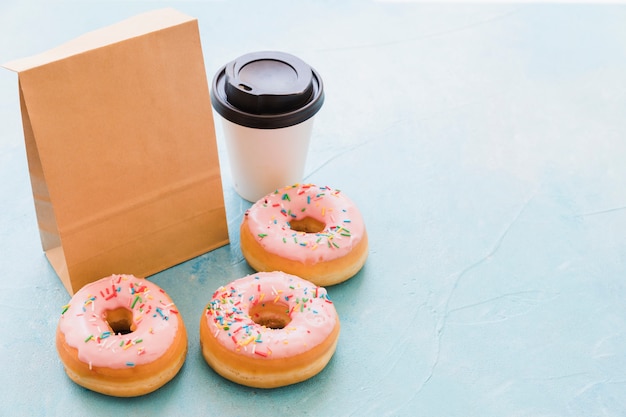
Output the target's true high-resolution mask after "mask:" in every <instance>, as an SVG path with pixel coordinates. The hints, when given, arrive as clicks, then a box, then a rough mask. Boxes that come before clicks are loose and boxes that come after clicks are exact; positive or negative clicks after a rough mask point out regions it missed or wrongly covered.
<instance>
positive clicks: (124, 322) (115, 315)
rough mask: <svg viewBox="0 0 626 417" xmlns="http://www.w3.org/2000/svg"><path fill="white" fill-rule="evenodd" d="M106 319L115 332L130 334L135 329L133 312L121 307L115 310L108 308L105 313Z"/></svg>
mask: <svg viewBox="0 0 626 417" xmlns="http://www.w3.org/2000/svg"><path fill="white" fill-rule="evenodd" d="M103 318H104V321H105V322H106V324H107V325H108V326H109V329H111V331H112V332H113V333H114V334H128V333H132V332H134V331H135V328H136V326H135V323H133V312H132V311H130V310H129V309H127V308H124V307H120V308H116V309H115V310H107V311H105V312H104V314H103Z"/></svg>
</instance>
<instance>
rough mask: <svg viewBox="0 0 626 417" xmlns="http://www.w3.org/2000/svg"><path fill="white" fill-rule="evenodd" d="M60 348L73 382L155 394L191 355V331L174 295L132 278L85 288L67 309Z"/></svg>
mask: <svg viewBox="0 0 626 417" xmlns="http://www.w3.org/2000/svg"><path fill="white" fill-rule="evenodd" d="M56 346H57V351H58V353H59V357H60V358H61V362H63V365H64V367H65V371H66V373H67V375H68V376H69V377H70V379H71V380H73V381H74V382H76V383H77V384H78V385H81V386H83V387H85V388H88V389H90V390H92V391H96V392H99V393H102V394H107V395H112V396H116V397H134V396H139V395H143V394H147V393H149V392H152V391H154V390H156V389H158V388H160V387H161V386H163V385H165V384H166V383H167V382H168V381H170V380H171V379H172V378H173V377H174V376H175V375H176V374H177V373H178V371H179V370H180V368H181V367H182V365H183V363H184V361H185V356H186V354H187V333H186V330H185V325H184V323H183V320H182V318H181V316H180V314H179V312H178V311H177V310H176V307H175V306H174V303H173V302H172V300H171V299H170V297H169V296H168V295H167V294H166V293H165V292H164V291H163V290H162V289H161V288H159V287H158V286H157V285H155V284H153V283H151V282H150V281H147V280H145V279H140V278H136V277H134V276H132V275H112V276H110V277H107V278H102V279H100V280H98V281H96V282H93V283H91V284H88V285H86V286H84V287H83V288H81V289H80V290H79V291H78V292H77V293H76V294H74V296H73V297H72V299H71V300H70V303H69V304H67V305H66V306H64V307H63V310H62V313H61V318H60V319H59V324H58V326H57V332H56Z"/></svg>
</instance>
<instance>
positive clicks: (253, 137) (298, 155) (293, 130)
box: [221, 117, 314, 202]
mask: <svg viewBox="0 0 626 417" xmlns="http://www.w3.org/2000/svg"><path fill="white" fill-rule="evenodd" d="M313 119H314V117H311V118H309V119H308V120H305V121H304V122H302V123H299V124H297V125H293V126H289V127H284V128H280V129H254V128H251V127H246V126H241V125H238V124H235V123H233V122H231V121H229V120H227V119H224V118H221V121H222V129H223V131H224V140H225V142H226V150H227V153H228V160H229V162H230V170H231V175H232V178H233V187H234V188H235V191H237V193H238V194H239V195H240V196H242V197H243V198H245V199H246V200H248V201H252V202H254V201H257V200H258V199H260V198H262V197H263V196H265V195H267V194H269V193H270V192H272V191H274V190H276V189H277V188H280V187H283V186H285V185H289V184H295V183H297V182H300V181H302V177H303V175H304V167H305V164H306V157H307V153H308V150H309V142H310V139H311V131H312V129H313Z"/></svg>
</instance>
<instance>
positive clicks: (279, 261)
mask: <svg viewBox="0 0 626 417" xmlns="http://www.w3.org/2000/svg"><path fill="white" fill-rule="evenodd" d="M240 237H241V251H242V252H243V255H244V257H245V259H246V261H248V263H249V264H250V266H251V267H252V268H254V269H255V270H256V271H283V272H286V273H289V274H293V275H297V276H299V277H301V278H304V279H306V280H309V281H311V282H313V283H314V284H316V285H320V286H329V285H334V284H338V283H340V282H343V281H345V280H347V279H348V278H351V277H352V276H354V275H355V274H356V273H357V272H359V270H360V269H361V267H362V266H363V264H364V263H365V260H366V259H367V255H368V242H367V233H366V230H365V224H364V223H363V218H362V217H361V213H360V212H359V210H358V209H357V208H356V206H355V205H354V204H353V203H352V201H350V200H349V199H348V198H347V197H346V196H345V195H344V194H343V193H341V192H340V191H339V190H333V189H331V188H329V187H318V186H316V185H312V184H296V185H293V186H289V187H285V188H282V189H279V190H276V191H275V192H273V193H271V194H268V195H267V196H265V197H263V198H262V199H260V200H259V201H257V202H256V203H254V204H253V205H252V207H250V209H249V210H247V211H246V213H245V215H244V218H243V221H242V223H241V227H240Z"/></svg>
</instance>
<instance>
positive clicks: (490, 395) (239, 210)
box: [0, 0, 626, 417]
mask: <svg viewBox="0 0 626 417" xmlns="http://www.w3.org/2000/svg"><path fill="white" fill-rule="evenodd" d="M166 6H174V7H175V8H177V9H178V10H180V11H182V12H184V13H187V14H189V15H191V16H194V17H197V18H198V19H199V25H200V33H201V37H202V43H203V50H204V55H205V64H206V67H207V76H208V77H209V78H212V76H213V73H214V72H215V71H216V70H217V69H218V68H219V67H220V66H221V65H222V64H224V63H225V62H227V61H229V60H231V59H233V58H235V57H237V56H239V55H242V54H244V53H247V52H250V51H255V50H264V49H276V50H282V51H286V52H290V53H293V54H295V55H298V56H300V57H301V58H302V59H304V60H305V61H307V62H308V63H310V64H311V65H313V66H314V67H315V68H316V69H317V70H318V71H319V72H320V74H321V75H322V77H323V79H324V82H325V88H326V102H325V104H324V107H323V108H322V110H321V111H320V113H319V114H318V116H317V119H316V126H315V129H314V135H313V140H312V145H311V150H310V155H309V159H308V164H307V170H306V172H307V177H306V180H307V181H309V182H314V183H318V184H326V185H329V186H332V187H334V188H339V189H341V190H342V191H343V192H344V193H346V194H347V195H349V196H350V197H351V198H352V200H354V201H355V202H356V203H357V204H358V205H359V207H360V208H361V211H362V212H363V215H364V217H365V219H366V224H367V227H368V230H369V234H370V245H371V246H370V250H371V251H370V256H369V259H368V261H367V264H366V266H365V268H364V269H363V270H362V271H361V272H360V273H359V274H358V275H357V276H356V277H354V278H353V279H351V280H350V281H348V282H346V283H344V284H341V285H338V286H334V287H329V288H328V290H329V294H330V296H331V297H332V299H333V300H334V302H335V305H336V307H337V310H338V312H339V314H340V317H341V320H342V325H343V326H342V333H341V338H340V342H339V346H338V349H337V352H336V354H335V356H334V357H333V359H332V361H331V362H330V364H329V365H328V367H327V368H326V369H325V370H324V371H323V372H322V373H321V374H319V375H318V376H316V377H315V378H313V379H311V380H308V381H306V382H303V383H301V384H298V385H293V386H289V387H285V388H280V389H275V390H259V389H250V388H246V387H241V386H238V385H235V384H232V383H230V382H228V381H226V380H224V379H222V378H221V377H219V376H217V375H216V374H214V373H213V372H212V371H211V370H210V368H208V366H206V364H205V363H204V360H203V359H202V355H201V353H200V350H199V341H198V337H199V336H198V322H199V319H200V314H201V312H202V308H203V307H204V305H205V304H206V302H207V301H208V297H209V296H210V294H211V293H212V292H213V291H214V290H215V289H216V288H217V287H218V286H219V285H222V284H224V283H227V282H229V281H231V280H233V279H235V278H238V277H240V276H243V275H245V274H247V273H249V272H251V270H250V269H249V267H248V266H247V264H246V263H245V261H244V260H243V258H242V255H241V251H240V248H239V236H238V226H239V223H240V221H241V216H242V214H243V212H244V211H245V210H246V209H247V208H248V207H249V203H247V202H245V201H243V200H241V199H240V198H239V197H238V196H237V195H236V194H235V192H234V191H233V189H232V187H231V186H230V173H229V171H228V168H229V167H228V161H227V159H226V158H225V154H224V152H225V151H224V147H223V142H222V137H221V131H220V130H219V125H218V126H217V127H218V141H219V142H218V144H219V146H220V158H221V163H222V169H223V181H224V186H225V188H224V193H225V200H226V205H227V215H228V222H229V228H230V237H231V244H230V245H228V246H226V247H223V248H221V249H218V250H215V251H213V252H211V253H208V254H205V255H203V256H200V257H198V258H196V259H193V260H190V261H188V262H186V263H183V264H181V265H178V266H176V267H174V268H171V269H169V270H167V271H164V272H162V273H159V274H157V275H155V276H153V277H151V278H150V279H151V280H153V281H154V282H156V283H157V284H159V285H160V286H162V287H163V288H164V289H165V290H167V291H168V292H169V293H170V295H171V296H172V298H173V299H174V300H175V301H176V303H177V305H178V307H179V310H180V312H181V313H182V315H183V317H184V319H185V322H186V324H187V329H188V332H189V343H190V351H189V354H188V357H187V362H186V364H185V366H184V367H183V369H182V371H181V373H180V374H179V375H178V376H177V377H176V378H175V379H174V380H173V381H172V382H170V383H169V384H168V385H166V386H165V387H163V388H162V389H160V390H159V391H157V392H155V393H153V394H151V395H148V396H145V397H141V398H134V399H117V398H110V397H106V396H102V395H99V394H95V393H92V392H89V391H86V390H84V389H82V388H80V387H78V386H76V385H74V384H73V383H72V382H70V381H69V379H68V378H67V377H66V376H65V374H64V372H63V369H62V366H61V364H60V362H59V359H58V357H57V354H56V350H55V347H54V332H55V326H56V323H57V320H58V316H59V312H60V306H62V305H63V304H65V303H67V301H68V299H69V296H68V295H67V293H66V292H65V290H64V289H63V287H62V285H61V283H60V282H59V281H58V279H57V278H56V276H55V274H54V271H53V270H52V269H51V267H50V266H49V265H48V263H47V261H46V259H45V257H44V255H43V253H42V250H41V247H40V243H39V236H38V230H37V222H36V218H35V214H34V208H33V203H32V196H31V191H30V184H29V179H28V169H27V165H26V157H25V149H24V143H23V135H22V126H21V118H20V113H19V101H18V89H17V76H16V75H15V74H14V73H11V72H9V71H7V70H2V71H0V92H1V94H0V126H1V128H0V132H1V133H0V201H2V203H1V205H0V271H2V272H1V273H0V330H1V334H2V336H0V369H1V372H0V386H2V389H0V415H12V416H14V415H29V416H38V415H65V416H69V415H81V416H86V415H88V416H116V415H129V416H147V415H168V416H176V415H181V416H182V415H185V416H192V415H193V416H197V415H206V416H250V415H254V416H257V415H258V416H263V415H311V416H330V415H333V416H365V415H368V416H369V415H376V416H380V415H388V416H416V415H418V416H419V415H423V416H465V417H467V416H516V417H522V416H546V417H547V416H587V417H589V416H624V415H626V302H625V301H624V300H625V299H626V287H625V285H626V187H625V184H626V163H625V157H626V25H624V22H625V21H626V7H625V6H624V5H620V4H614V5H593V6H592V5H584V4H529V3H526V4H506V3H505V4H498V3H492V4H487V3H477V4H466V3H459V4H452V3H441V4H432V3H411V2H397V3H394V2H372V1H346V2H331V1H317V2H315V1H312V0H310V1H298V2H285V1H264V2H255V1H240V2H234V1H216V2H210V1H207V2H200V1H197V2H185V1H181V2H165V1H164V2H147V1H139V2H132V1H95V0H94V1H84V2H78V1H51V2H49V1H43V0H41V1H30V2H18V1H17V0H10V1H4V2H2V3H1V4H0V61H1V62H7V61H10V60H13V59H17V58H21V57H24V56H29V55H33V54H36V53H39V52H42V51H44V50H47V49H49V48H51V47H53V46H56V45H58V44H60V43H62V42H65V41H67V40H70V39H72V38H74V37H76V36H78V35H80V34H82V33H84V32H88V31H91V30H94V29H97V28H99V27H103V26H107V25H109V24H112V23H115V22H117V21H119V20H122V19H125V18H127V17H130V16H132V15H134V14H137V13H140V12H143V11H147V10H151V9H155V8H161V7H166Z"/></svg>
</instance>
